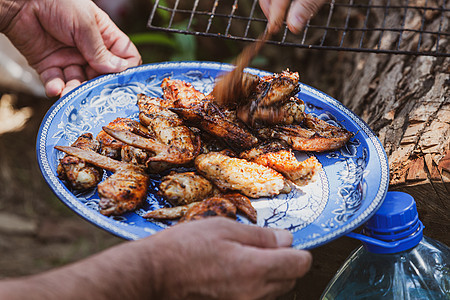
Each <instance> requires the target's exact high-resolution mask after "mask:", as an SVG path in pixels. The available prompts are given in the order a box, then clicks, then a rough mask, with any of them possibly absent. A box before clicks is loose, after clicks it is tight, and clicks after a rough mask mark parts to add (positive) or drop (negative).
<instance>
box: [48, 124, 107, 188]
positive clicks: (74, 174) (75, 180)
mask: <svg viewBox="0 0 450 300" xmlns="http://www.w3.org/2000/svg"><path fill="white" fill-rule="evenodd" d="M72 146H73V147H77V148H80V149H89V150H92V151H95V152H97V151H98V150H99V149H100V145H99V143H98V142H97V141H96V140H95V139H93V136H92V134H91V133H84V134H82V135H81V136H80V137H78V139H77V140H76V141H75V142H74V143H73V144H72ZM56 172H57V173H58V177H59V178H60V179H61V180H65V181H66V182H67V183H68V184H69V185H70V186H71V187H72V188H73V189H74V190H86V189H90V188H93V187H95V186H96V185H97V184H98V183H99V182H100V181H101V180H102V174H103V171H102V169H101V168H98V167H95V166H93V165H91V164H89V163H87V162H85V161H84V160H83V159H80V158H78V157H76V156H73V155H66V156H65V157H64V158H63V159H61V161H60V162H59V164H58V167H57V169H56Z"/></svg>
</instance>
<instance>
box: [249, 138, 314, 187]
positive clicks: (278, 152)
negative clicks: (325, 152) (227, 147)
mask: <svg viewBox="0 0 450 300" xmlns="http://www.w3.org/2000/svg"><path fill="white" fill-rule="evenodd" d="M240 157H241V158H244V159H246V160H248V161H252V162H255V163H257V164H260V165H263V166H266V167H269V168H272V169H274V170H275V171H278V172H280V173H281V174H283V175H284V176H285V177H286V178H287V179H289V180H291V181H292V182H294V183H295V184H297V185H299V186H302V185H306V184H307V183H309V182H310V180H311V178H312V177H313V176H314V175H315V174H316V173H317V172H319V171H320V169H321V164H320V163H319V161H318V160H317V158H316V157H315V156H311V157H309V158H308V159H306V160H304V161H301V162H300V161H298V160H297V158H296V157H295V154H294V153H293V152H292V150H291V149H289V148H287V147H285V146H284V145H282V144H281V143H278V142H272V143H270V144H265V145H261V146H260V147H257V148H254V149H251V150H248V151H245V152H242V153H241V154H240Z"/></svg>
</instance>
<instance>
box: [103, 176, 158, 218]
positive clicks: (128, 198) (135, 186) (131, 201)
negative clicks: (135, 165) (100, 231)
mask: <svg viewBox="0 0 450 300" xmlns="http://www.w3.org/2000/svg"><path fill="white" fill-rule="evenodd" d="M148 185H149V177H148V175H147V174H145V173H144V172H141V171H140V170H136V169H121V170H118V171H117V172H115V173H114V174H112V175H111V176H109V177H108V178H106V179H105V180H104V181H102V182H100V183H99V184H98V186H97V188H98V194H99V195H100V202H99V205H100V208H101V209H100V212H101V213H102V214H103V215H105V216H110V215H121V214H123V213H125V212H128V211H133V210H135V209H136V208H137V207H139V206H140V205H141V204H142V203H143V202H144V199H145V198H146V197H147V189H148Z"/></svg>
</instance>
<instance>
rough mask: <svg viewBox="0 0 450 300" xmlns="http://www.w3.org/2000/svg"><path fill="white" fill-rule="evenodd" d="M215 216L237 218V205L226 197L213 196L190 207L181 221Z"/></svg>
mask: <svg viewBox="0 0 450 300" xmlns="http://www.w3.org/2000/svg"><path fill="white" fill-rule="evenodd" d="M214 216H222V217H226V218H231V219H236V206H234V205H233V203H231V202H230V201H229V200H227V199H225V198H222V197H211V198H208V199H206V200H204V201H202V202H199V204H198V205H194V206H192V207H190V208H189V209H188V210H187V211H186V213H185V214H184V216H182V217H181V219H180V222H188V221H193V220H201V219H204V218H209V217H214Z"/></svg>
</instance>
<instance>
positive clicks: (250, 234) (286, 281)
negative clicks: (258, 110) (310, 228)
mask: <svg viewBox="0 0 450 300" xmlns="http://www.w3.org/2000/svg"><path fill="white" fill-rule="evenodd" d="M291 243H292V236H291V235H290V234H289V233H288V232H287V231H284V230H283V231H280V230H273V229H268V228H261V227H257V226H252V225H243V224H240V223H238V222H236V221H232V220H228V219H224V218H221V217H214V218H209V219H206V220H201V221H193V222H189V223H185V224H180V225H176V226H173V227H171V228H169V229H165V230H163V231H161V232H159V233H157V234H155V235H153V236H150V237H148V238H145V239H141V240H138V241H133V242H126V243H123V244H121V245H119V246H116V247H114V248H111V249H109V250H106V251H104V252H102V253H100V254H97V255H95V256H92V257H90V258H88V259H86V260H83V261H81V262H77V263H74V264H72V265H69V266H66V267H63V268H60V269H56V270H53V271H49V272H46V273H43V274H39V275H35V276H30V277H27V278H24V279H20V278H19V279H14V280H6V281H0V299H30V295H33V296H34V298H36V299H41V298H42V299H90V298H92V299H99V300H101V299H143V298H148V299H190V298H196V299H197V298H207V299H210V298H211V299H261V298H263V297H264V298H265V299H273V298H275V297H276V296H279V295H281V294H284V293H286V292H287V291H289V290H290V289H291V288H292V287H293V286H294V284H295V280H296V279H297V278H299V277H301V276H303V275H304V274H305V273H306V272H307V271H308V270H309V268H310V265H311V255H310V254H309V252H306V251H301V250H295V249H292V248H290V247H289V246H290V245H291Z"/></svg>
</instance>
